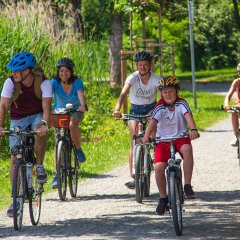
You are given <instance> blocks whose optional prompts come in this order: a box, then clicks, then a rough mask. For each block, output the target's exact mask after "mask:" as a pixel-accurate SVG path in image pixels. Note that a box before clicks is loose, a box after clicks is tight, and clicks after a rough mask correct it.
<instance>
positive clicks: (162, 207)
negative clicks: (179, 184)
mask: <svg viewBox="0 0 240 240" xmlns="http://www.w3.org/2000/svg"><path fill="white" fill-rule="evenodd" d="M168 209H169V207H168V198H167V197H166V198H160V199H159V201H158V205H157V208H156V214H158V215H163V214H164V213H165V212H166V211H167V210H168Z"/></svg>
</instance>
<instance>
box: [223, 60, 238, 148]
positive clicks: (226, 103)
mask: <svg viewBox="0 0 240 240" xmlns="http://www.w3.org/2000/svg"><path fill="white" fill-rule="evenodd" d="M237 72H238V78H236V79H235V80H234V81H233V82H232V84H231V87H230V89H229V91H228V93H227V95H226V97H225V100H224V109H225V110H226V111H228V110H229V109H230V107H229V103H230V101H231V99H232V96H233V94H234V92H235V91H236V92H237V101H236V102H235V103H236V106H238V107H240V63H239V64H238V66H237ZM232 128H233V133H234V136H235V138H234V139H233V140H232V141H231V142H230V145H231V146H233V147H237V132H238V129H239V114H238V113H237V112H233V113H232Z"/></svg>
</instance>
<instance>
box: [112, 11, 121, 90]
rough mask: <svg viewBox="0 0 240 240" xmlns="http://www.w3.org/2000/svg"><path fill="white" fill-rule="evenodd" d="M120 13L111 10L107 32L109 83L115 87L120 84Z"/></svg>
mask: <svg viewBox="0 0 240 240" xmlns="http://www.w3.org/2000/svg"><path fill="white" fill-rule="evenodd" d="M122 23H123V16H122V13H117V12H113V16H112V20H111V25H110V33H109V42H110V43H109V53H110V79H109V80H110V85H111V87H113V88H114V87H116V86H117V85H120V84H121V56H120V50H121V49H122V30H123V26H122V25H123V24H122Z"/></svg>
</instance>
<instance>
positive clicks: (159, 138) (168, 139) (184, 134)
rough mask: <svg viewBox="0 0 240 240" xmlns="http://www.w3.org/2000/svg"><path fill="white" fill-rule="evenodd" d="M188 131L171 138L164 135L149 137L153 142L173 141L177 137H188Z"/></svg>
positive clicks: (150, 141)
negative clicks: (163, 136)
mask: <svg viewBox="0 0 240 240" xmlns="http://www.w3.org/2000/svg"><path fill="white" fill-rule="evenodd" d="M188 135H189V134H188V133H185V132H183V133H181V134H180V135H179V136H176V137H169V138H162V137H156V138H152V139H149V143H152V144H158V143H160V142H167V141H169V142H171V141H174V140H176V139H181V138H188Z"/></svg>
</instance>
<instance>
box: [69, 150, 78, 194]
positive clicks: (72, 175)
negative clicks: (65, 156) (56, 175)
mask: <svg viewBox="0 0 240 240" xmlns="http://www.w3.org/2000/svg"><path fill="white" fill-rule="evenodd" d="M78 169H79V163H78V162H77V158H76V155H75V152H74V147H73V146H71V150H70V151H69V175H68V183H69V191H70V194H71V196H72V197H76V196H77V188H78Z"/></svg>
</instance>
